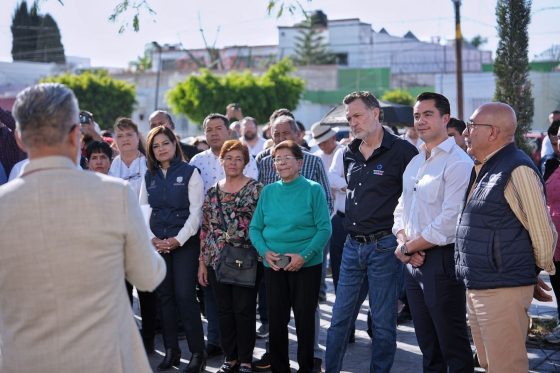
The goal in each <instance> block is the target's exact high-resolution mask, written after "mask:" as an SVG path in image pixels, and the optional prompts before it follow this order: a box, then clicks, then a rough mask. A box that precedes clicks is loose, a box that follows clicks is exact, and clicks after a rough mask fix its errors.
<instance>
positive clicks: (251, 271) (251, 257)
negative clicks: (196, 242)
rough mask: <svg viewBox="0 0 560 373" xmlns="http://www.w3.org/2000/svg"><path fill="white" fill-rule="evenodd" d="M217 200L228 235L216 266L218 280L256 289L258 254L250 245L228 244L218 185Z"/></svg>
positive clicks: (225, 225)
mask: <svg viewBox="0 0 560 373" xmlns="http://www.w3.org/2000/svg"><path fill="white" fill-rule="evenodd" d="M216 198H217V201H218V212H219V213H220V218H221V221H222V225H223V229H224V232H225V234H226V242H225V244H224V248H223V249H222V251H221V253H220V259H219V260H218V263H217V265H216V271H215V272H216V279H217V280H218V282H219V283H221V284H228V285H237V286H243V287H254V286H255V281H256V279H257V263H258V256H257V253H256V251H255V249H254V248H253V247H252V246H250V245H247V246H233V245H231V244H230V243H229V242H228V240H229V234H228V225H227V223H226V219H225V218H224V213H223V211H222V203H221V202H220V191H219V188H218V184H217V183H216Z"/></svg>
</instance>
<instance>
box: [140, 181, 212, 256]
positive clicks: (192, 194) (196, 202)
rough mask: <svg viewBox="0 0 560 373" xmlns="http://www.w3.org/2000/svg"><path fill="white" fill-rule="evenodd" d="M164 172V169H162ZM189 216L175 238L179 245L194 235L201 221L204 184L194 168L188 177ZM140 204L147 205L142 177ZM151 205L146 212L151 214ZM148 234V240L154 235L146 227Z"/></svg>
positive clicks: (146, 191) (144, 183) (146, 195)
mask: <svg viewBox="0 0 560 373" xmlns="http://www.w3.org/2000/svg"><path fill="white" fill-rule="evenodd" d="M162 171H163V173H164V174H165V171H166V170H162ZM188 189H189V217H188V218H187V220H186V221H185V225H183V227H182V228H181V230H180V231H179V233H177V236H176V237H175V239H176V240H177V241H179V243H180V244H181V246H183V245H184V244H185V242H187V240H188V239H189V238H191V237H192V236H194V235H195V234H196V233H197V232H198V228H200V224H201V222H202V203H203V202H204V186H203V183H202V178H201V177H200V174H199V173H198V170H194V171H193V173H192V175H191V178H190V179H189V186H188ZM140 206H149V203H148V190H147V189H146V180H145V178H142V186H141V188H140ZM151 212H152V209H151V207H150V208H149V210H148V211H147V214H151ZM148 236H149V237H150V240H151V239H152V238H154V237H155V234H154V233H153V232H152V230H151V229H148Z"/></svg>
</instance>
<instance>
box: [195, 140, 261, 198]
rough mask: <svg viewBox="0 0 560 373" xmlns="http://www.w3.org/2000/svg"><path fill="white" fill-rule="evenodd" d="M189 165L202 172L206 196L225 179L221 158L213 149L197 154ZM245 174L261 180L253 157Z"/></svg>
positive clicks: (246, 167) (250, 158)
mask: <svg viewBox="0 0 560 373" xmlns="http://www.w3.org/2000/svg"><path fill="white" fill-rule="evenodd" d="M189 164H191V165H193V166H195V167H196V168H198V169H199V170H200V176H202V181H204V194H205V195H206V192H207V191H208V189H210V188H211V187H212V186H214V184H216V183H217V182H218V181H219V180H222V179H223V178H225V177H226V176H225V174H224V168H223V167H222V165H221V164H220V158H219V157H218V156H217V155H215V154H214V153H213V152H212V149H207V150H205V151H203V152H202V153H198V154H196V155H195V156H194V157H193V158H192V159H191V161H190V162H189ZM243 174H244V175H245V176H247V177H250V178H253V179H255V180H259V170H258V169H257V162H255V159H254V158H253V157H249V163H248V164H247V166H245V170H243Z"/></svg>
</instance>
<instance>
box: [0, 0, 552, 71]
mask: <svg viewBox="0 0 560 373" xmlns="http://www.w3.org/2000/svg"><path fill="white" fill-rule="evenodd" d="M20 1H21V0H2V3H3V4H4V5H3V6H2V12H1V13H0V61H8V62H9V61H12V58H11V46H12V34H11V30H10V25H11V19H12V16H13V13H14V11H15V9H16V7H17V5H18V4H19V3H20ZM29 1H31V0H29ZM147 1H148V4H149V5H150V6H151V8H152V9H153V10H154V11H155V13H156V14H155V15H150V14H149V13H147V12H146V11H144V12H142V13H141V19H140V31H139V32H134V31H133V30H132V28H130V27H129V28H128V29H127V30H126V31H125V32H124V33H121V34H119V32H118V30H119V28H120V26H121V25H122V22H126V21H131V19H132V16H131V13H129V14H128V16H127V15H125V16H124V17H123V18H122V20H119V21H118V22H117V23H112V22H110V21H109V20H108V18H109V16H110V15H111V13H112V11H113V8H114V7H115V5H116V4H117V3H118V2H119V0H63V5H62V4H61V3H60V2H59V1H58V0H40V6H41V9H40V10H41V13H43V14H44V13H50V14H51V16H53V17H54V19H55V20H56V22H57V23H58V26H59V28H60V31H61V34H62V43H63V45H64V48H65V52H66V55H70V56H79V57H87V58H90V59H91V64H92V66H104V67H126V66H128V64H129V62H131V61H134V60H136V59H137V57H138V56H141V55H142V54H143V52H144V47H145V45H146V44H147V43H150V42H152V41H156V42H158V43H159V44H162V45H163V44H166V43H169V44H181V45H182V46H183V47H184V48H190V49H196V48H203V47H204V45H205V44H204V41H203V37H202V33H201V31H200V30H201V29H202V30H203V34H204V37H205V38H206V41H207V43H208V45H210V46H212V45H214V46H216V47H224V46H232V45H273V44H277V43H278V30H277V27H278V26H291V25H293V24H294V23H296V22H299V21H301V20H302V19H303V16H302V14H301V13H299V12H298V13H296V14H295V15H290V14H289V13H285V14H284V15H282V16H281V17H280V18H277V17H276V15H275V14H274V15H268V14H267V5H268V0H213V1H209V0H147ZM131 2H134V1H132V0H131ZM135 2H141V1H140V0H136V1H135ZM285 2H286V3H293V0H286V1H285ZM300 2H301V4H302V5H303V7H304V8H305V10H310V11H311V10H316V9H321V10H322V11H323V12H324V13H325V14H326V15H327V17H328V18H329V19H343V18H360V20H361V21H362V22H367V23H370V24H371V25H372V27H373V29H374V30H375V31H379V30H380V29H381V28H382V27H384V28H385V29H386V30H387V31H388V32H389V33H390V34H392V35H397V36H402V35H404V34H405V33H406V32H407V31H409V30H410V31H412V32H413V33H414V34H415V35H416V36H417V37H418V38H419V39H421V40H425V41H429V40H432V38H434V37H439V38H440V39H441V40H445V39H453V38H454V11H453V3H452V1H451V0H430V1H415V0H391V1H378V0H344V1H340V0H311V1H308V0H301V1H300ZM28 4H29V2H28ZM495 6H496V1H489V0H463V2H462V6H461V18H462V19H461V21H462V22H461V24H462V31H463V36H464V38H466V39H470V38H472V37H474V36H475V35H481V36H483V37H485V38H488V43H487V44H486V45H484V46H483V49H487V50H492V51H495V50H496V46H497V42H498V40H497V31H496V19H495V18H496V16H495ZM559 19H560V3H559V2H558V0H533V5H532V21H531V24H530V26H529V57H530V58H532V57H533V56H534V55H536V54H538V53H540V52H542V51H544V50H546V49H547V48H549V47H550V46H551V45H552V44H560V22H559V21H558V20H559ZM120 21H122V22H120Z"/></svg>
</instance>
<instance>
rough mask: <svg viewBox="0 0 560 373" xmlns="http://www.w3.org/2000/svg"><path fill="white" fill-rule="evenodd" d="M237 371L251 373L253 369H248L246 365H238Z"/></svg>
mask: <svg viewBox="0 0 560 373" xmlns="http://www.w3.org/2000/svg"><path fill="white" fill-rule="evenodd" d="M237 371H238V372H239V373H253V368H251V367H248V366H247V365H240V366H239V368H238V369H237Z"/></svg>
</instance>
